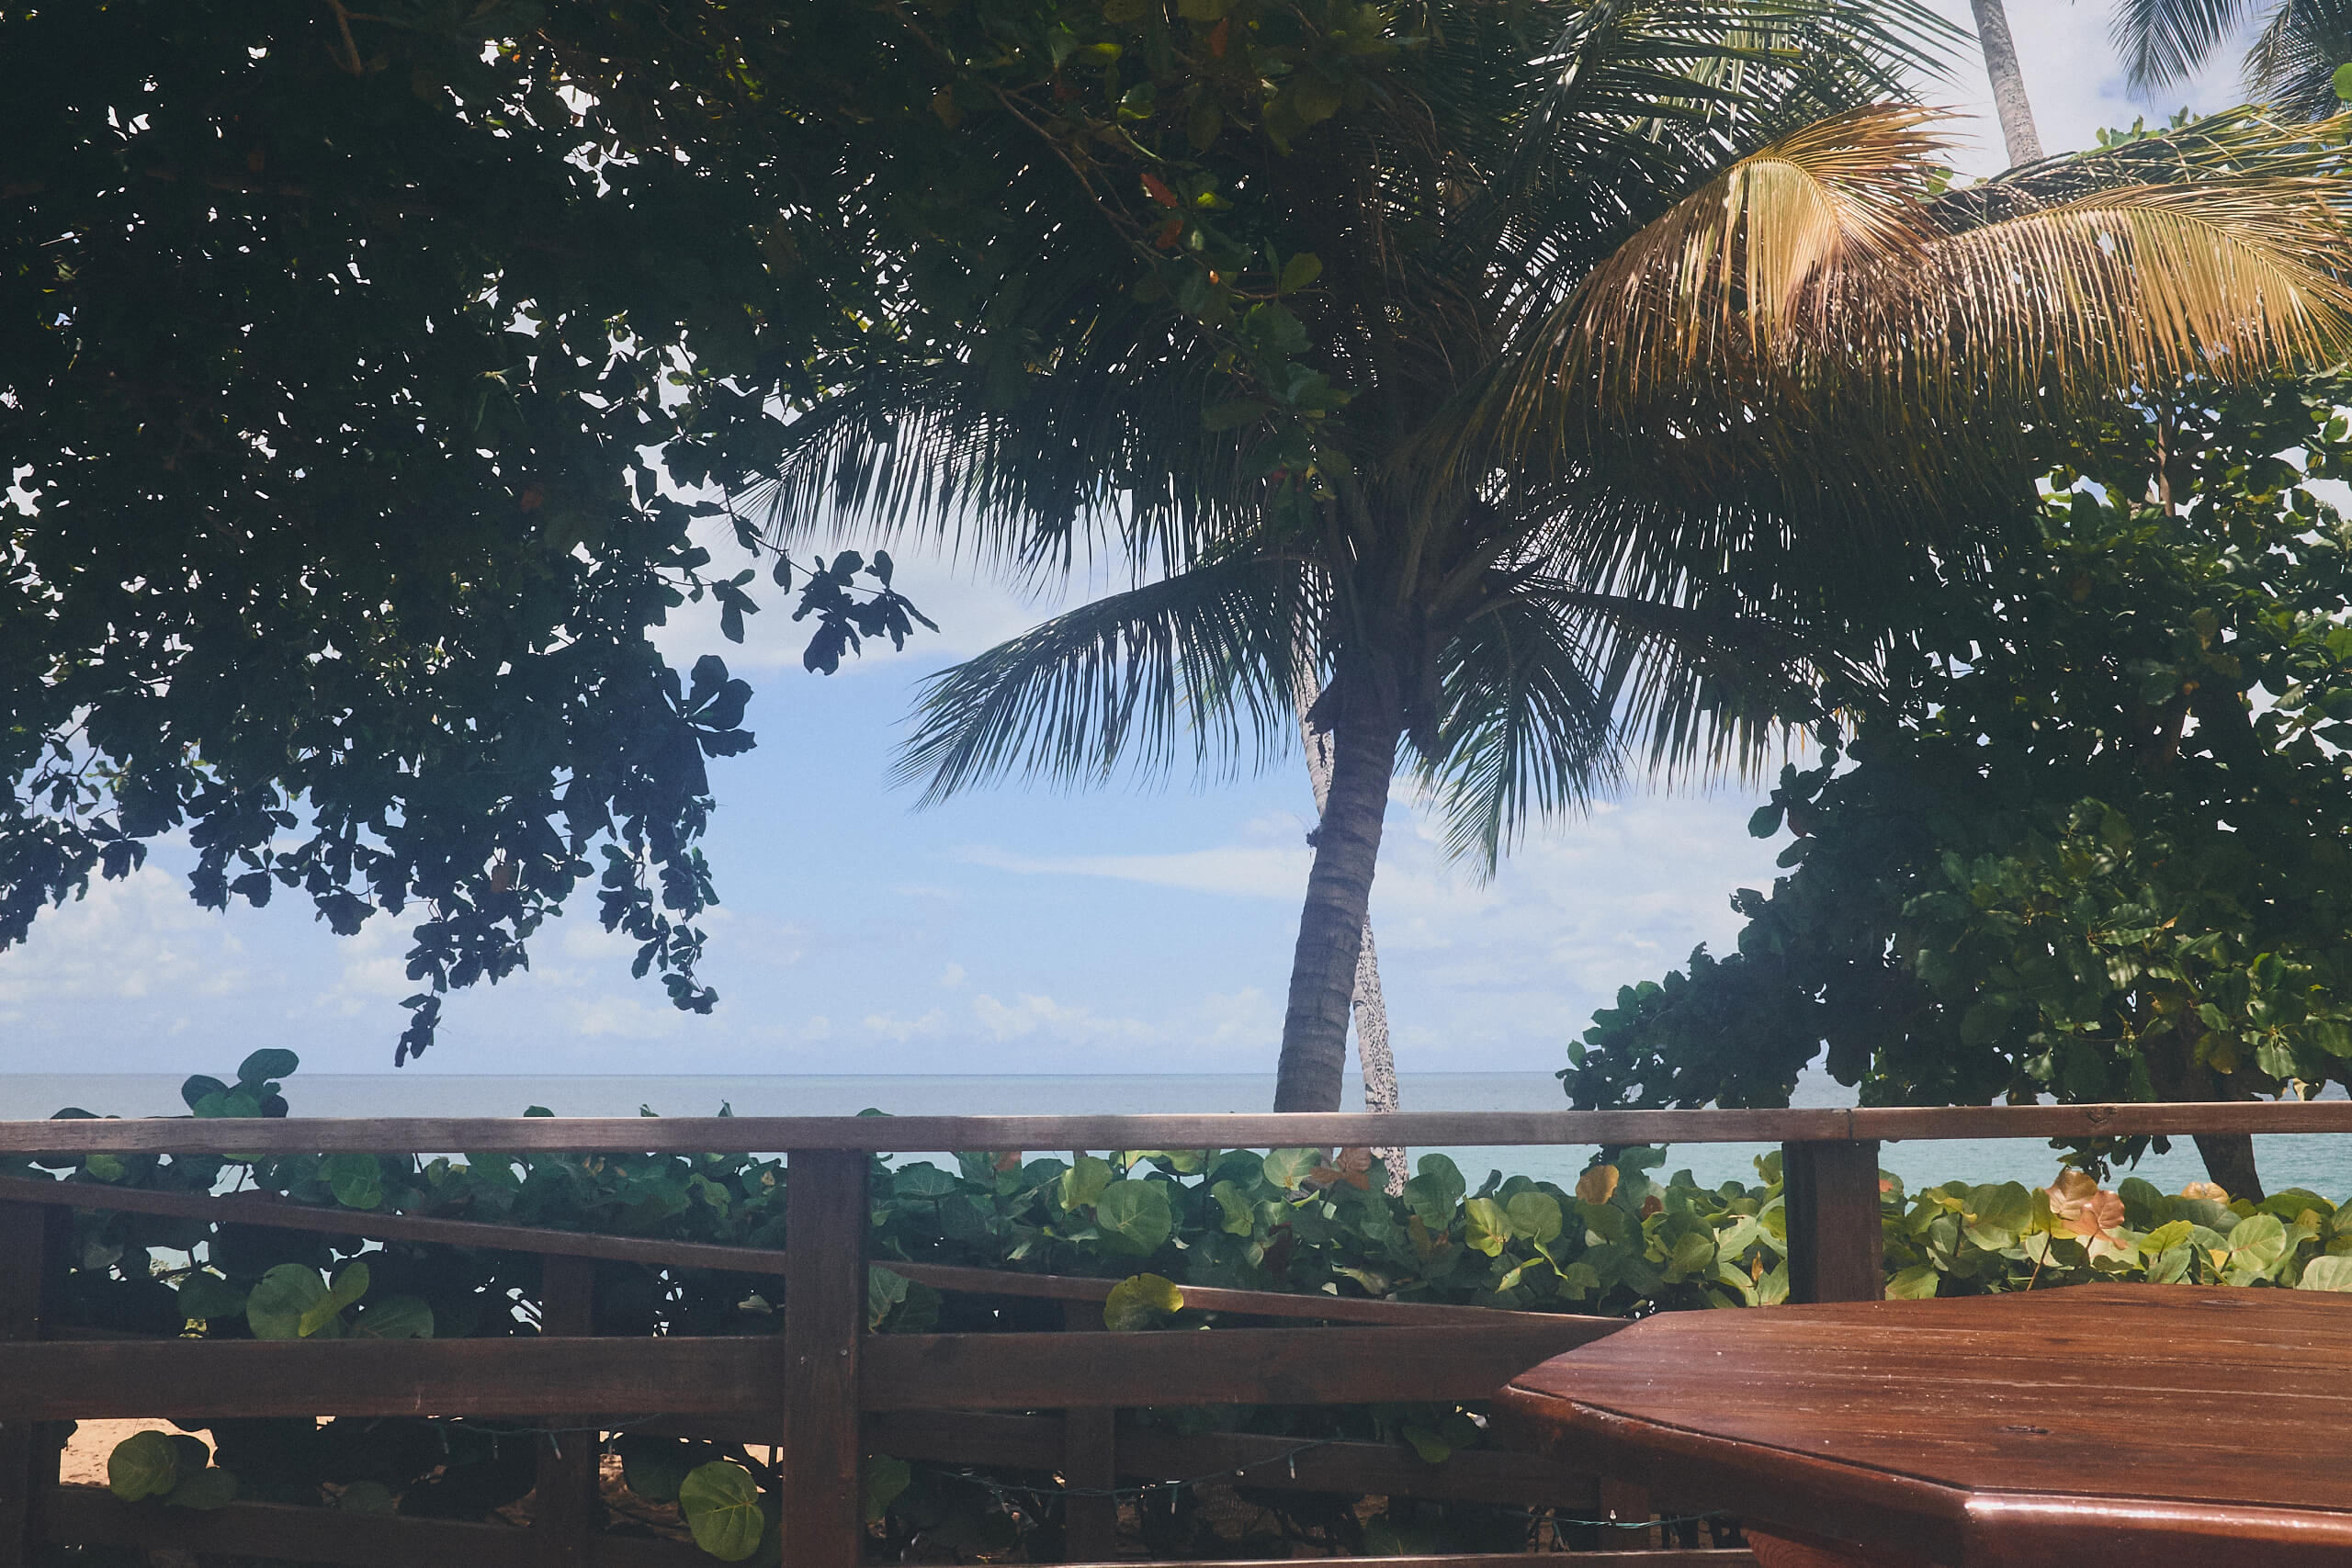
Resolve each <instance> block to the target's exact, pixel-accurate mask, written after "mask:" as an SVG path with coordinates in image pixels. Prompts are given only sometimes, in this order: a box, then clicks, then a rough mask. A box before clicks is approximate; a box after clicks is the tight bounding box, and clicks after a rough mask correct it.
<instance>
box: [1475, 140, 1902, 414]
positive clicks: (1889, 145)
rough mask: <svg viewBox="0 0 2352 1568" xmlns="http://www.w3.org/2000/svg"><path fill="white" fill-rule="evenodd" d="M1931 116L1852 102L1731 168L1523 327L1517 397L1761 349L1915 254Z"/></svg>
mask: <svg viewBox="0 0 2352 1568" xmlns="http://www.w3.org/2000/svg"><path fill="white" fill-rule="evenodd" d="M1935 118H1936V116H1935V115H1934V114H1933V113H1932V112H1931V111H1928V110H1925V109H1919V108H1914V107H1897V106H1884V105H1883V106H1874V107H1866V108H1862V109H1858V110H1854V111H1852V112H1850V113H1848V114H1843V115H1839V116H1837V117H1836V118H1831V119H1826V120H1822V121H1820V122H1818V123H1816V124H1814V125H1810V126H1807V127H1805V128H1804V130H1799V131H1797V132H1796V133H1794V134H1793V135H1792V136H1789V137H1786V138H1784V139H1782V140H1781V141H1777V142H1774V143H1772V144H1770V145H1769V146H1767V147H1764V148H1762V149H1760V150H1758V152H1754V153H1751V154H1750V155H1748V156H1747V157H1745V158H1742V159H1740V160H1739V161H1738V162H1737V163H1736V164H1732V165H1731V166H1730V167H1729V168H1727V169H1725V170H1724V172H1723V173H1722V174H1721V175H1717V176H1716V177H1715V178H1714V179H1713V180H1712V181H1710V182H1709V183H1708V184H1706V185H1705V186H1702V187H1700V188H1699V189H1698V190H1696V191H1694V192H1692V193H1691V195H1690V196H1689V197H1685V198H1684V199H1682V200H1681V201H1679V202H1678V203H1676V204H1675V205H1674V207H1673V208H1671V209H1668V211H1667V212H1666V213H1665V214H1664V215H1663V216H1661V217H1659V218H1657V219H1656V220H1653V221H1651V222H1650V223H1649V224H1648V225H1646V226H1645V227H1644V228H1643V229H1642V230H1641V231H1639V232H1637V233H1635V234H1634V237H1633V238H1632V239H1631V240H1629V241H1627V242H1626V243H1625V244H1624V245H1623V246H1622V247H1620V248H1619V250H1618V251H1617V253H1616V254H1614V255H1612V256H1611V257H1610V259H1609V260H1608V261H1606V262H1604V263H1603V264H1601V265H1600V266H1599V267H1597V268H1595V269H1594V271H1593V272H1592V274H1591V275H1590V276H1589V277H1587V278H1586V279H1585V280H1584V281H1583V282H1582V283H1581V284H1579V285H1578V286H1577V288H1576V289H1575V290H1574V291H1572V292H1571V293H1570V294H1569V295H1568V297H1567V298H1566V299H1564V300H1562V301H1560V302H1559V303H1558V305H1557V306H1556V307H1555V308H1554V309H1553V310H1552V311H1551V312H1550V313H1549V315H1548V316H1547V317H1546V318H1544V320H1542V321H1536V322H1532V323H1531V324H1530V330H1529V333H1528V336H1529V338H1530V339H1531V340H1532V341H1531V342H1530V344H1528V345H1527V346H1526V347H1525V348H1524V349H1523V350H1522V353H1521V366H1522V368H1521V375H1520V376H1519V377H1517V378H1515V379H1516V383H1517V388H1518V389H1520V391H1521V395H1522V396H1524V395H1526V394H1527V393H1530V392H1532V391H1533V390H1534V389H1535V388H1537V387H1540V386H1542V385H1544V384H1545V383H1550V384H1553V385H1557V386H1581V387H1583V388H1585V389H1587V390H1588V391H1589V392H1592V393H1595V394H1599V395H1600V396H1604V397H1607V398H1610V399H1611V400H1615V399H1619V398H1623V399H1633V398H1636V397H1638V396H1639V395H1640V394H1641V393H1642V392H1643V391H1644V390H1645V389H1649V388H1651V387H1654V386H1657V385H1660V384H1665V385H1676V384H1679V383H1681V382H1684V381H1686V380H1687V379H1688V378H1690V376H1691V374H1692V372H1693V371H1694V370H1696V369H1698V368H1699V367H1702V366H1706V367H1715V366H1718V365H1719V364H1720V362H1721V359H1722V356H1724V355H1726V354H1733V355H1737V356H1738V357H1739V358H1740V359H1742V360H1743V361H1745V360H1746V359H1747V358H1748V357H1749V356H1751V355H1758V354H1762V355H1765V356H1766V357H1770V344H1772V343H1773V342H1774V341H1776V340H1779V339H1781V338H1783V337H1784V336H1786V335H1787V334H1788V333H1791V332H1792V331H1794V332H1802V331H1803V329H1804V322H1806V321H1808V320H1810V319H1813V318H1815V317H1817V316H1818V315H1819V314H1820V313H1821V310H1822V307H1823V305H1824V304H1826V299H1825V298H1823V297H1824V296H1825V294H1826V293H1834V292H1835V290H1836V288H1837V286H1838V280H1839V279H1841V278H1844V277H1846V276H1851V275H1853V274H1854V273H1855V272H1857V271H1858V270H1860V269H1862V268H1864V267H1865V266H1871V265H1878V266H1883V265H1891V264H1894V263H1897V262H1898V261H1901V260H1904V259H1908V258H1911V257H1914V256H1916V254H1917V252H1918V251H1919V249H1920V248H1921V246H1922V244H1923V243H1924V241H1925V239H1926V235H1925V234H1923V233H1922V232H1921V231H1920V228H1919V225H1918V224H1917V219H1916V214H1917V212H1918V211H1920V210H1921V209H1922V208H1923V206H1924V203H1925V200H1926V198H1927V197H1928V175H1929V173H1930V170H1931V165H1930V163H1929V160H1930V158H1931V156H1932V155H1933V154H1934V152H1936V151H1937V150H1938V149H1939V146H1940V143H1939V141H1938V140H1937V139H1936V138H1935V137H1934V136H1933V135H1932V134H1930V133H1929V132H1928V130H1926V129H1925V128H1926V127H1927V126H1928V124H1930V123H1931V122H1932V121H1933V120H1934V119H1935Z"/></svg>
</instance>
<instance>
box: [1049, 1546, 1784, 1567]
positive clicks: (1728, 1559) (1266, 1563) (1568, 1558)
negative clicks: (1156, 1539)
mask: <svg viewBox="0 0 2352 1568" xmlns="http://www.w3.org/2000/svg"><path fill="white" fill-rule="evenodd" d="M1299 1561H1300V1560H1299V1559H1297V1558H1295V1557H1242V1558H1230V1559H1223V1560H1218V1561H1214V1562H1154V1563H1153V1564H1152V1565H1151V1568H1297V1565H1298V1562H1299ZM1317 1561H1320V1562H1363V1563H1367V1564H1372V1563H1376V1564H1378V1565H1379V1568H1536V1565H1539V1564H1546V1563H1557V1564H1558V1565H1559V1568H1750V1565H1751V1564H1753V1563H1754V1562H1755V1561H1756V1555H1755V1553H1753V1552H1751V1551H1747V1549H1746V1548H1745V1547H1741V1548H1736V1549H1733V1550H1728V1551H1726V1550H1720V1549H1716V1548H1712V1547H1700V1548H1695V1549H1678V1550H1676V1551H1577V1552H1570V1553H1566V1554H1565V1555H1562V1556H1558V1557H1554V1556H1551V1555H1549V1554H1544V1555H1534V1554H1531V1553H1528V1552H1524V1551H1505V1552H1463V1553H1460V1554H1457V1555H1454V1556H1450V1557H1327V1558H1321V1559H1317ZM1072 1568H1134V1565H1133V1564H1132V1563H1118V1564H1113V1563H1107V1562H1090V1563H1082V1564H1073V1565H1072Z"/></svg>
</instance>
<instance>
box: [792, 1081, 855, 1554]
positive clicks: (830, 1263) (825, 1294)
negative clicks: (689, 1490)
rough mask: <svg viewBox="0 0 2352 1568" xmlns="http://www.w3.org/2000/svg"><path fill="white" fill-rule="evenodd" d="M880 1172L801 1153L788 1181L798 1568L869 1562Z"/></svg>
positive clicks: (843, 1156)
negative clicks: (868, 1393)
mask: <svg viewBox="0 0 2352 1568" xmlns="http://www.w3.org/2000/svg"><path fill="white" fill-rule="evenodd" d="M867 1124H868V1126H869V1127H870V1126H871V1125H872V1123H871V1122H870V1121H869V1122H868V1123H867ZM868 1135H869V1136H871V1134H870V1133H869V1134H868ZM870 1164H871V1156H868V1155H866V1154H865V1153H863V1152H861V1151H857V1150H846V1151H844V1150H813V1151H812V1150H809V1149H795V1150H793V1152H792V1163H791V1166H790V1168H788V1169H787V1170H786V1183H785V1220H784V1224H785V1240H786V1244H787V1246H788V1247H790V1249H791V1258H792V1266H791V1267H790V1268H789V1269H786V1272H785V1277H784V1375H783V1377H782V1378H781V1379H780V1380H779V1382H778V1384H777V1385H775V1386H776V1391H777V1393H778V1394H779V1395H780V1397H781V1399H782V1402H783V1406H784V1448H783V1453H782V1456H781V1457H782V1459H783V1462H784V1521H783V1536H784V1556H785V1560H786V1562H790V1563H792V1564H793V1565H794V1568H857V1564H858V1563H859V1562H860V1561H861V1560H862V1558H863V1557H864V1554H865V1512H864V1497H863V1487H862V1472H863V1468H864V1464H865V1447H864V1445H863V1444H862V1443H861V1442H860V1440H859V1438H858V1369H859V1364H860V1359H861V1357H862V1354H863V1350H864V1342H865V1338H866V1334H865V1313H866V1281H865V1241H866V1235H867V1234H868V1232H869V1231H870V1230H871V1229H872V1219H871V1215H870V1209H871V1200H870V1199H869V1198H868V1196H867V1185H866V1173H867V1169H868V1168H869V1166H870Z"/></svg>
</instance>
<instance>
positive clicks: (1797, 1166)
mask: <svg viewBox="0 0 2352 1568" xmlns="http://www.w3.org/2000/svg"><path fill="white" fill-rule="evenodd" d="M1781 1179H1782V1180H1783V1181H1784V1182H1785V1184H1786V1186H1785V1195H1786V1197H1785V1201H1786V1206H1787V1213H1788V1221H1789V1300H1791V1301H1792V1302H1799V1303H1804V1302H1874V1301H1876V1300H1878V1299H1879V1298H1880V1297H1881V1296H1883V1295H1884V1294H1885V1293H1886V1269H1885V1267H1884V1258H1885V1247H1886V1243H1885V1233H1884V1231H1883V1226H1882V1221H1881V1217H1880V1210H1879V1190H1878V1180H1879V1177H1878V1144H1877V1143H1876V1141H1874V1140H1871V1139H1855V1140H1849V1141H1844V1142H1839V1143H1812V1144H1783V1145H1781Z"/></svg>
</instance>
